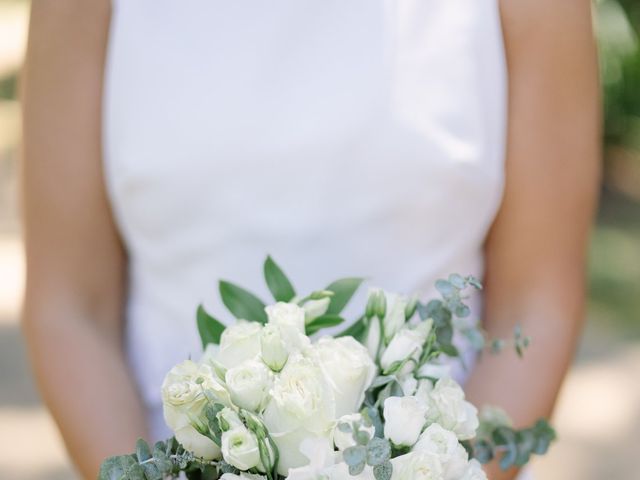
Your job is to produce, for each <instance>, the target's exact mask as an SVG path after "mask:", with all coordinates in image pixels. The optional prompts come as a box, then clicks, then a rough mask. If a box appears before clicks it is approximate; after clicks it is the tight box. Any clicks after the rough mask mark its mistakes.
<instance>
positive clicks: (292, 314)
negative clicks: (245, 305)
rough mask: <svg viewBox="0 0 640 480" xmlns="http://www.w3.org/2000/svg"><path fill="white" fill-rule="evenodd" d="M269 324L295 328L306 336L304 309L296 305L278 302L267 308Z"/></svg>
mask: <svg viewBox="0 0 640 480" xmlns="http://www.w3.org/2000/svg"><path fill="white" fill-rule="evenodd" d="M265 311H266V312H267V317H268V319H269V323H272V324H274V325H278V326H282V327H293V328H295V329H296V330H298V331H299V332H300V333H302V334H304V315H305V313H304V309H303V308H302V307H300V306H298V305H296V304H295V303H285V302H278V303H276V304H275V305H269V306H268V307H266V308H265Z"/></svg>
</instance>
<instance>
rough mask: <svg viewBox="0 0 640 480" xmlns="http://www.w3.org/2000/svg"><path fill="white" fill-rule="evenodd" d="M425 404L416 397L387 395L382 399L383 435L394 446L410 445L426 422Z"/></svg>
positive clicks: (414, 441) (416, 438)
mask: <svg viewBox="0 0 640 480" xmlns="http://www.w3.org/2000/svg"><path fill="white" fill-rule="evenodd" d="M426 412H427V405H426V403H424V402H421V401H420V400H418V399H417V398H416V397H412V396H410V397H389V398H387V399H386V400H385V401H384V412H383V413H384V436H385V438H388V439H389V440H391V442H393V444H394V445H396V446H406V447H410V446H412V445H413V444H414V443H416V441H417V440H418V437H419V436H420V432H421V431H422V427H424V425H425V423H426V419H425V413H426Z"/></svg>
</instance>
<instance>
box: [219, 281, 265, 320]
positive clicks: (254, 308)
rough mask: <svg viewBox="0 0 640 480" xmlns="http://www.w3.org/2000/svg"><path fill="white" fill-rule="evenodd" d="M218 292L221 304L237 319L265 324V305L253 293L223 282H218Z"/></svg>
mask: <svg viewBox="0 0 640 480" xmlns="http://www.w3.org/2000/svg"><path fill="white" fill-rule="evenodd" d="M219 290H220V296H221V297H222V303H224V305H225V306H226V307H227V308H228V309H229V311H230V312H231V313H232V314H233V316H235V317H236V318H237V319H241V320H249V321H253V322H259V323H263V324H264V323H267V313H266V312H265V311H264V309H265V304H264V302H262V300H260V299H259V298H258V297H256V296H255V295H254V294H253V293H251V292H249V291H248V290H245V289H244V288H242V287H239V286H237V285H235V284H233V283H231V282H227V281H224V280H221V281H220V283H219Z"/></svg>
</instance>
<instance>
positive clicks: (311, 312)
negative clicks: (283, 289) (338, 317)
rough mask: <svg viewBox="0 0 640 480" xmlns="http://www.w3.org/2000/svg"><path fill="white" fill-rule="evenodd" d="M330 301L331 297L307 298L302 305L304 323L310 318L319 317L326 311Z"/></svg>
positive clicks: (310, 319) (309, 320)
mask: <svg viewBox="0 0 640 480" xmlns="http://www.w3.org/2000/svg"><path fill="white" fill-rule="evenodd" d="M330 303H331V298H329V297H324V298H321V299H319V300H309V301H307V302H305V304H304V305H303V306H302V308H303V309H304V313H305V317H304V321H305V323H309V322H311V321H312V320H315V319H316V318H318V317H321V316H322V315H324V314H325V313H327V309H328V308H329V304H330Z"/></svg>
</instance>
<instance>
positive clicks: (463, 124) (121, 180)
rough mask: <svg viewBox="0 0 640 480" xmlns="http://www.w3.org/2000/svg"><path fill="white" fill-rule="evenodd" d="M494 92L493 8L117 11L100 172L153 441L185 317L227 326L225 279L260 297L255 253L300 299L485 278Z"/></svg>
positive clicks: (223, 5) (499, 143)
mask: <svg viewBox="0 0 640 480" xmlns="http://www.w3.org/2000/svg"><path fill="white" fill-rule="evenodd" d="M505 85H506V83H505V66H504V56H503V45H502V37H501V32H500V25H499V14H498V7H497V2H496V1H495V0H349V1H345V0H322V1H320V0H307V1H301V0H279V1H275V2H260V1H249V0H239V1H233V2H230V1H222V0H197V1H192V2H187V3H185V2H183V1H180V0H134V1H122V0H117V1H116V2H115V5H114V12H113V17H112V29H111V38H110V46H109V60H108V65H107V72H106V84H105V114H104V134H105V138H104V148H105V172H106V178H107V183H108V188H109V193H110V196H111V200H112V204H113V208H114V212H115V216H116V219H117V222H118V225H119V228H120V229H121V232H122V235H123V238H124V241H125V243H126V245H127V248H128V251H129V254H130V282H131V283H130V295H129V303H128V309H127V317H128V318H127V341H128V352H129V357H130V361H131V364H132V366H133V367H134V372H135V375H136V378H137V381H138V383H139V385H140V389H141V392H142V395H143V397H144V399H145V402H146V403H147V406H148V408H149V410H150V412H151V413H150V415H151V421H152V426H153V429H154V433H155V434H156V435H161V434H162V433H164V432H162V429H163V423H162V421H161V417H160V415H159V411H160V410H159V405H160V395H159V387H160V382H161V381H162V378H163V376H164V374H165V372H166V371H167V370H168V369H169V368H170V367H171V366H172V365H173V364H175V363H177V362H179V361H181V360H183V359H185V358H187V357H189V356H192V357H193V356H197V355H198V352H199V350H200V346H199V341H198V337H197V332H196V328H195V320H194V313H195V308H196V306H197V304H198V303H200V302H202V301H204V303H205V305H206V306H208V309H209V310H212V311H213V312H215V313H216V314H217V316H219V317H221V316H222V317H224V313H223V311H224V310H223V307H222V306H221V305H220V303H219V301H218V299H217V287H216V280H217V279H219V278H224V279H228V280H231V281H234V282H236V283H239V284H241V285H243V286H246V287H249V288H250V289H252V290H254V291H256V292H258V293H259V294H260V295H261V296H262V297H263V298H265V299H266V298H267V295H266V289H265V287H264V285H263V282H262V280H261V262H262V261H263V259H264V257H265V256H266V254H267V253H269V254H271V255H273V256H274V258H275V259H276V260H277V261H278V262H279V263H280V264H281V265H282V266H283V267H284V269H285V270H286V271H287V273H288V274H289V276H290V277H291V278H292V279H293V281H294V283H295V284H296V286H297V287H298V288H299V290H300V291H302V292H305V291H310V290H311V289H316V288H320V287H323V286H325V285H326V284H327V283H328V282H329V281H331V280H333V279H335V278H337V277H340V276H354V275H364V276H367V278H368V279H369V280H370V283H371V284H375V285H378V286H382V287H384V288H386V289H390V290H395V291H402V292H420V293H422V294H427V293H428V292H430V291H431V286H432V284H433V282H434V281H435V279H436V278H438V277H441V276H444V275H447V274H448V273H451V272H459V273H463V274H467V273H473V274H476V275H482V244H483V241H484V238H485V236H486V233H487V229H488V228H489V226H490V225H491V222H492V220H493V218H494V215H495V213H496V210H497V208H498V206H499V203H500V198H501V194H502V184H503V175H504V165H503V144H504V131H505V97H506V86H505ZM226 318H229V317H226Z"/></svg>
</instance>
